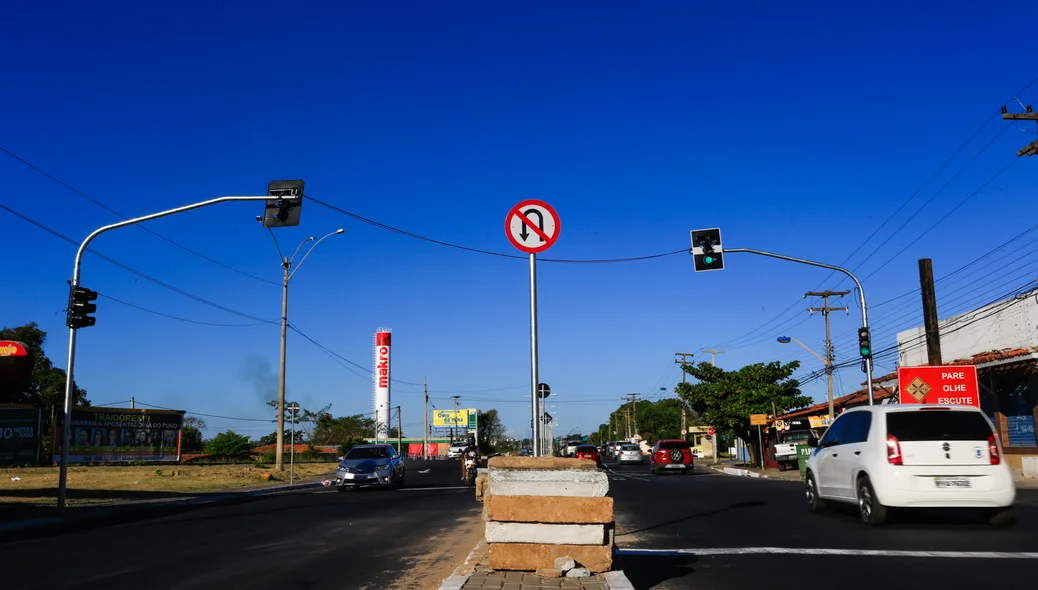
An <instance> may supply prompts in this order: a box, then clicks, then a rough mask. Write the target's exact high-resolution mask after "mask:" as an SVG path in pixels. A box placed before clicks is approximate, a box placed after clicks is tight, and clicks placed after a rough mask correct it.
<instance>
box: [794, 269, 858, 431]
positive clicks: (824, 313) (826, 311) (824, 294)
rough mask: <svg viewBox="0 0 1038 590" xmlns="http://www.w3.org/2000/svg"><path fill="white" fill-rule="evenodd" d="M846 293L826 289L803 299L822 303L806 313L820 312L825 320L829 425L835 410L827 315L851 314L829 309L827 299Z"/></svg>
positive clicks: (830, 342)
mask: <svg viewBox="0 0 1038 590" xmlns="http://www.w3.org/2000/svg"><path fill="white" fill-rule="evenodd" d="M848 293H850V291H830V290H829V289H826V290H825V291H822V292H821V293H818V292H815V291H810V292H807V293H804V297H805V298H807V297H821V298H822V302H823V305H822V307H808V308H807V311H808V313H812V314H813V313H814V312H816V311H817V312H821V314H822V317H824V318H825V374H826V376H827V377H828V383H829V423H830V424H831V423H832V420H833V417H834V414H835V410H834V408H833V343H832V339H831V338H830V337H829V313H830V312H833V311H843V312H845V313H847V314H850V313H851V312H850V310H849V309H847V308H846V307H829V298H830V297H843V296H844V295H847V294H848Z"/></svg>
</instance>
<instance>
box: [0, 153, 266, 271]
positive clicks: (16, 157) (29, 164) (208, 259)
mask: <svg viewBox="0 0 1038 590" xmlns="http://www.w3.org/2000/svg"><path fill="white" fill-rule="evenodd" d="M0 152H3V153H5V154H7V155H8V156H10V157H11V158H13V159H14V160H17V161H18V162H20V163H22V164H24V165H25V166H27V167H29V168H30V169H32V170H34V171H35V172H38V173H39V174H41V175H43V176H44V177H46V178H48V179H50V180H52V181H54V182H56V183H57V184H59V185H61V186H62V187H64V188H66V189H68V190H70V191H72V192H73V193H75V194H77V195H79V196H80V197H83V198H84V199H86V200H88V201H90V202H91V203H93V204H95V205H97V206H98V207H101V208H102V209H104V210H105V211H108V212H109V213H112V214H114V215H115V216H117V217H120V218H122V219H129V217H127V216H125V215H123V214H122V213H119V212H118V211H116V210H115V209H112V208H111V207H109V206H108V205H105V204H104V203H102V202H101V201H98V200H97V199H95V198H93V197H91V196H90V195H88V194H86V193H84V192H83V191H81V190H79V189H77V188H76V187H74V186H72V185H70V184H69V183H67V182H65V181H64V180H61V179H60V178H58V177H56V176H54V175H53V174H51V173H49V172H47V171H46V170H43V169H42V168H40V167H39V166H37V165H35V164H33V163H32V162H29V161H28V160H26V159H25V158H23V157H21V156H19V155H18V154H16V153H14V152H12V151H11V150H9V149H7V148H5V147H2V146H0ZM135 227H138V228H140V229H142V230H144V231H146V232H148V233H150V234H152V235H153V236H155V237H157V238H159V239H161V240H164V241H166V242H168V243H170V244H172V245H174V246H176V247H177V248H180V249H181V250H183V251H185V252H188V253H190V254H194V255H195V256H197V257H199V258H201V259H202V260H205V261H206V262H211V263H212V264H215V265H216V266H219V267H221V268H224V269H227V270H229V271H232V272H236V273H238V274H240V275H242V276H244V277H248V278H250V279H253V280H256V281H260V282H263V283H268V284H270V285H276V286H280V285H281V283H277V282H275V281H271V280H268V279H264V278H263V277H258V276H256V275H252V274H249V273H247V272H245V271H243V270H240V269H237V268H234V267H233V266H230V265H227V264H224V263H223V262H220V261H219V260H216V259H214V258H211V257H209V256H206V255H205V254H202V253H201V252H198V251H196V250H192V249H191V248H188V247H187V246H185V245H183V244H180V243H178V242H175V241H173V240H171V239H170V238H167V237H166V236H164V235H162V234H160V233H158V232H156V231H154V230H152V229H149V228H148V227H146V226H144V225H141V224H137V225H136V226H135Z"/></svg>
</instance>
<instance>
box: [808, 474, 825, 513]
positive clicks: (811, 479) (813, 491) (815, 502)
mask: <svg viewBox="0 0 1038 590" xmlns="http://www.w3.org/2000/svg"><path fill="white" fill-rule="evenodd" d="M805 488H806V489H805V490H804V496H805V497H806V498H807V507H808V508H810V509H811V512H821V511H822V510H825V500H822V497H821V496H819V495H818V484H817V483H815V474H813V473H811V472H808V474H807V482H806V485H805Z"/></svg>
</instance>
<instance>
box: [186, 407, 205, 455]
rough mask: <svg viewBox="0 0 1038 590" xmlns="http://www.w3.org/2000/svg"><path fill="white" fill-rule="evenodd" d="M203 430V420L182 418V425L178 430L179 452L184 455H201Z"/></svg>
mask: <svg viewBox="0 0 1038 590" xmlns="http://www.w3.org/2000/svg"><path fill="white" fill-rule="evenodd" d="M204 428H205V420H203V419H201V418H196V417H194V416H188V417H187V418H184V425H183V426H182V427H181V429H180V450H181V452H184V453H201V452H202V449H203V448H205V444H204V443H203V441H202V430H203V429H204Z"/></svg>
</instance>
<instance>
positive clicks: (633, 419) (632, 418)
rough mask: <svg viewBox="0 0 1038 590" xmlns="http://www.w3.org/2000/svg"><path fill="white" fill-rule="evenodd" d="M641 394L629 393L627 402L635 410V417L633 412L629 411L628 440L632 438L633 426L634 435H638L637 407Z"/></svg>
mask: <svg viewBox="0 0 1038 590" xmlns="http://www.w3.org/2000/svg"><path fill="white" fill-rule="evenodd" d="M639 395H641V394H640V393H628V394H627V400H628V401H629V402H630V404H631V408H632V409H633V410H634V412H633V416H632V412H631V410H630V409H629V410H627V438H632V435H631V425H632V424H633V425H634V434H638V406H637V405H635V404H636V403H637V402H638V396H639Z"/></svg>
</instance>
